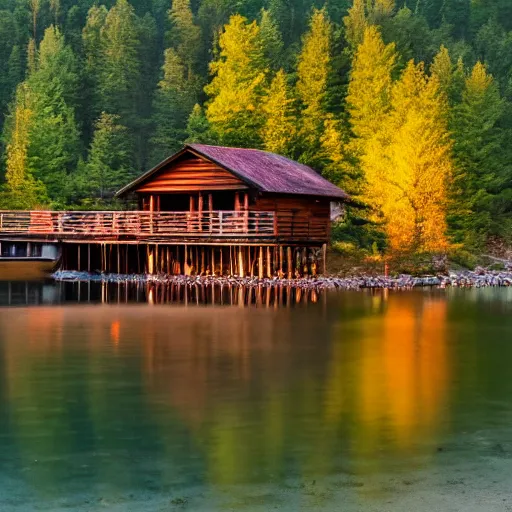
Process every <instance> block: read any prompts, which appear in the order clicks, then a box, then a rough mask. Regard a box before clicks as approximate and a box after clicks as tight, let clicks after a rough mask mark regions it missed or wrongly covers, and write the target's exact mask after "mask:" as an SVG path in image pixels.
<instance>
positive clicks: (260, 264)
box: [258, 245, 265, 279]
mask: <svg viewBox="0 0 512 512" xmlns="http://www.w3.org/2000/svg"><path fill="white" fill-rule="evenodd" d="M264 275H265V274H264V273H263V247H261V245H260V254H259V257H258V278H259V279H263V276H264Z"/></svg>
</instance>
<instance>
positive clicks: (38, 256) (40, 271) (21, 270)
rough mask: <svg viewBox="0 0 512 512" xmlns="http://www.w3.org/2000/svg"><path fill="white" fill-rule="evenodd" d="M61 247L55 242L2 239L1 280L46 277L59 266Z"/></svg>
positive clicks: (0, 252) (0, 254)
mask: <svg viewBox="0 0 512 512" xmlns="http://www.w3.org/2000/svg"><path fill="white" fill-rule="evenodd" d="M59 261H60V248H59V246H58V245H57V244H55V243H47V242H26V241H18V240H12V241H11V240H2V241H1V242H0V280H13V279H31V278H34V277H44V276H45V275H48V274H50V273H51V272H52V271H53V270H55V268H56V267H57V265H58V263H59Z"/></svg>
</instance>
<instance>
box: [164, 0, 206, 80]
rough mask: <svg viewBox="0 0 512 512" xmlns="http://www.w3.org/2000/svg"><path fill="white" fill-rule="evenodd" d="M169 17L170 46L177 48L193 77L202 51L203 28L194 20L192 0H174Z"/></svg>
mask: <svg viewBox="0 0 512 512" xmlns="http://www.w3.org/2000/svg"><path fill="white" fill-rule="evenodd" d="M169 17H170V20H171V23H172V29H171V31H170V37H169V39H170V46H171V47H173V48H174V49H175V50H176V52H177V54H178V56H179V58H180V59H181V61H182V62H183V64H184V65H185V66H186V68H187V73H188V77H189V78H191V77H192V75H193V74H194V73H195V70H196V67H197V64H198V59H199V55H200V52H201V29H200V27H199V26H198V25H196V24H195V22H194V16H193V14H192V10H191V8H190V0H173V2H172V8H171V10H170V11H169Z"/></svg>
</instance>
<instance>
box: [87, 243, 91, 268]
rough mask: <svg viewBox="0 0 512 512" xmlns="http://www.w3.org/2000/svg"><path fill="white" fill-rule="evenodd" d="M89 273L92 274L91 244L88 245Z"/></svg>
mask: <svg viewBox="0 0 512 512" xmlns="http://www.w3.org/2000/svg"><path fill="white" fill-rule="evenodd" d="M87 272H89V274H90V273H91V244H87Z"/></svg>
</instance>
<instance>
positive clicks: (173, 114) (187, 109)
mask: <svg viewBox="0 0 512 512" xmlns="http://www.w3.org/2000/svg"><path fill="white" fill-rule="evenodd" d="M162 71H163V78H162V80H160V82H159V83H158V90H157V93H156V97H155V105H154V118H153V120H154V124H155V127H156V128H155V133H154V135H153V137H152V139H151V143H152V161H153V162H155V163H156V162H159V161H160V160H163V159H164V158H165V157H167V156H169V155H170V154H172V153H173V152H174V151H177V150H178V149H179V148H180V147H181V145H182V144H183V142H184V141H185V139H186V138H187V132H186V126H187V120H188V118H189V115H190V113H191V111H192V108H193V106H194V104H195V102H196V101H197V94H198V87H197V86H198V84H197V82H195V83H194V80H195V79H194V77H192V82H190V80H189V77H188V70H187V66H186V65H185V64H184V63H183V62H182V60H181V58H180V57H179V55H178V53H177V52H176V50H174V49H172V48H169V49H168V50H166V51H165V62H164V65H163V67H162Z"/></svg>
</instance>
